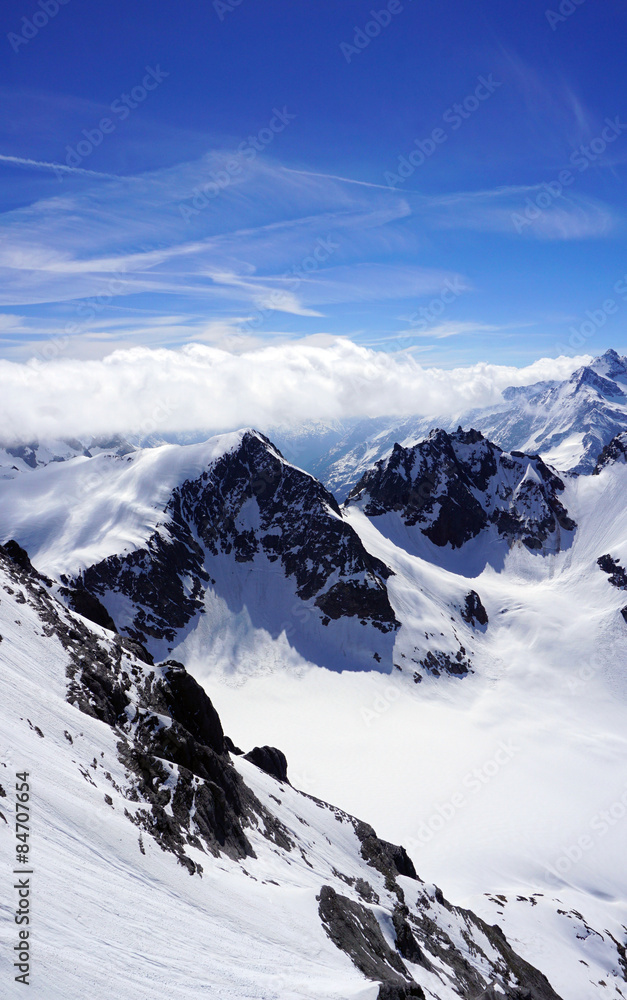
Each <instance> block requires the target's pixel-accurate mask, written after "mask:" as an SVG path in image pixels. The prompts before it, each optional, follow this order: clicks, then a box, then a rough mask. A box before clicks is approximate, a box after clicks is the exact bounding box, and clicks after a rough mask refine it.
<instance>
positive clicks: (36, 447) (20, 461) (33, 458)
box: [0, 435, 134, 479]
mask: <svg viewBox="0 0 627 1000" xmlns="http://www.w3.org/2000/svg"><path fill="white" fill-rule="evenodd" d="M131 451H134V447H133V445H132V444H130V443H129V442H128V441H126V440H125V439H124V438H122V437H120V436H119V435H112V436H110V437H95V438H89V439H88V440H87V441H80V440H78V439H77V438H65V439H58V440H46V441H29V442H27V443H25V444H24V443H16V442H11V443H2V442H0V479H13V478H14V477H15V476H16V475H17V474H18V473H20V472H32V471H33V470H34V469H41V468H42V467H43V466H44V465H49V464H50V463H51V462H67V461H69V459H71V458H76V457H77V456H78V455H83V456H85V457H86V458H92V457H93V456H94V455H102V454H111V455H119V456H122V455H128V454H129V452H131Z"/></svg>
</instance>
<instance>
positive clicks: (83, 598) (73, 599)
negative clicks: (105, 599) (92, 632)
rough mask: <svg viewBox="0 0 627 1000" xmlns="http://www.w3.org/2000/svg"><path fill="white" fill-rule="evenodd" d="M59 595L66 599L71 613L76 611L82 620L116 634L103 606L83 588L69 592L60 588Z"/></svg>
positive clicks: (111, 619)
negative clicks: (87, 620)
mask: <svg viewBox="0 0 627 1000" xmlns="http://www.w3.org/2000/svg"><path fill="white" fill-rule="evenodd" d="M59 593H60V594H61V595H62V596H63V597H64V598H65V599H66V601H67V603H68V604H69V606H70V607H71V608H72V610H73V611H76V612H77V613H78V614H79V615H82V616H83V618H88V619H89V621H90V622H94V624H95V625H102V627H103V628H107V629H109V631H110V632H116V631H117V629H116V627H115V622H114V621H113V618H112V617H111V615H110V614H109V612H108V611H107V609H106V608H105V606H104V604H103V603H102V602H101V601H99V600H98V598H97V597H94V595H93V594H90V593H89V591H87V590H85V588H84V587H77V588H76V590H70V588H69V587H61V588H60V589H59Z"/></svg>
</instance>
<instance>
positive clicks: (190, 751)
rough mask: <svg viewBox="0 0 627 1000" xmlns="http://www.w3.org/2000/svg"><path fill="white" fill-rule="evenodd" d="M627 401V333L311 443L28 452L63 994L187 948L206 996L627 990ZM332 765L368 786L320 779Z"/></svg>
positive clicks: (30, 740) (322, 433) (395, 997)
mask: <svg viewBox="0 0 627 1000" xmlns="http://www.w3.org/2000/svg"><path fill="white" fill-rule="evenodd" d="M626 391H627V361H626V360H625V359H624V358H619V357H618V355H616V354H615V353H614V352H607V353H606V354H605V355H604V356H603V357H602V358H599V359H597V360H596V361H595V362H594V363H593V364H592V365H590V366H586V367H584V368H582V369H580V370H579V371H578V372H575V373H574V374H573V375H572V376H571V378H570V379H568V380H566V381H565V382H560V383H542V384H539V385H536V386H531V387H526V388H524V389H516V390H514V389H511V390H507V391H506V392H505V394H504V397H505V398H504V401H503V403H502V404H499V406H498V407H493V408H491V409H490V410H485V411H474V412H473V414H472V415H470V416H469V418H468V423H463V424H462V426H457V422H455V426H454V427H451V426H449V427H444V426H442V424H443V423H444V422H443V421H440V422H439V423H440V426H436V427H433V426H426V425H425V424H424V423H423V424H422V425H421V423H420V421H413V422H412V421H404V422H402V423H399V422H395V421H392V420H389V421H378V422H376V421H373V422H370V423H369V424H367V425H366V424H355V425H353V426H352V427H351V428H349V429H347V428H341V427H337V426H336V427H333V428H331V427H328V426H326V427H325V426H317V427H315V428H311V427H309V428H303V427H300V428H295V429H294V432H293V434H292V436H291V438H290V439H289V440H287V441H286V443H284V445H283V448H285V450H286V452H288V455H287V456H286V455H285V454H283V448H281V449H280V448H279V447H278V445H277V443H276V442H275V441H273V440H271V439H270V437H268V436H266V435H265V434H263V433H261V432H260V431H258V430H254V429H240V430H237V431H233V432H231V433H228V434H221V435H217V436H213V437H210V438H208V439H207V440H204V441H202V442H198V443H185V444H183V443H169V444H158V442H152V445H153V446H152V447H144V448H140V447H137V446H136V445H134V444H132V443H129V442H128V441H126V440H124V439H122V438H118V437H112V438H110V439H108V438H100V439H96V440H89V441H79V440H76V441H56V442H50V441H49V442H45V441H40V442H31V443H30V444H24V443H15V442H14V443H8V444H6V445H5V447H4V449H3V451H2V452H1V453H0V664H1V670H0V740H4V743H2V744H0V766H2V767H3V769H2V770H1V771H0V781H1V783H0V836H2V835H5V836H6V837H7V838H8V836H9V833H11V834H12V833H13V831H12V828H11V829H10V828H9V821H8V819H7V815H5V813H7V814H8V813H9V812H10V809H9V808H8V807H7V802H6V801H5V800H7V799H8V795H7V789H6V788H5V787H4V786H5V785H6V784H7V783H8V785H9V789H10V794H12V790H13V789H12V784H11V783H12V782H13V777H12V773H11V770H10V768H13V769H15V768H14V766H13V762H14V760H15V766H17V765H18V763H19V766H20V768H21V767H24V768H27V764H28V762H29V761H32V762H34V763H33V765H32V766H33V769H34V767H35V763H36V764H37V767H38V768H39V771H38V777H37V779H36V780H37V786H36V787H37V789H38V791H37V795H38V798H37V808H38V824H39V825H38V828H37V848H36V850H37V859H38V866H40V867H38V869H37V871H38V873H39V872H41V873H42V877H41V880H40V883H39V884H40V886H41V889H40V891H41V894H42V895H41V897H38V911H37V912H38V923H37V928H38V933H40V934H41V935H42V937H41V940H42V941H43V942H44V949H45V951H44V953H45V954H46V955H47V956H48V957H47V958H46V962H47V965H46V969H47V971H48V973H49V974H50V982H51V983H53V984H57V985H58V989H57V986H56V985H53V986H52V987H51V992H50V994H49V995H50V998H51V1000H61V997H66V996H74V995H79V994H80V989H82V986H81V987H80V989H78V987H76V982H78V981H80V983H82V982H84V981H90V983H91V980H90V979H89V977H90V976H91V975H92V974H93V975H95V973H94V972H93V970H91V969H90V963H91V962H92V953H94V954H97V956H98V957H97V962H98V964H99V967H100V968H102V967H105V968H107V969H108V968H109V965H108V963H110V964H111V969H112V972H111V975H113V976H114V981H115V983H116V984H117V985H116V987H115V989H114V991H113V992H114V993H115V994H116V995H117V993H120V992H121V993H123V994H124V995H127V994H128V995H129V996H130V997H132V998H133V1000H139V998H140V997H143V996H152V995H154V988H153V985H154V981H156V980H154V978H153V977H154V976H155V975H158V976H165V977H166V978H167V977H168V976H170V974H171V970H172V968H173V967H174V966H173V965H172V963H175V959H174V957H173V955H174V952H177V953H178V949H180V951H181V954H184V958H183V959H182V960H181V961H182V962H183V965H184V971H181V972H180V976H181V979H180V983H182V984H183V985H182V986H181V990H180V991H179V993H178V994H176V995H177V996H181V997H183V996H184V995H190V996H191V995H201V993H203V992H206V989H205V987H206V986H207V983H209V985H210V994H211V995H212V996H213V995H215V996H216V997H219V998H220V1000H222V998H224V1000H243V998H246V1000H267V998H272V1000H345V998H349V997H350V998H354V1000H406V998H410V997H416V998H422V1000H427V998H429V1000H431V998H434V1000H455V998H458V997H460V996H462V997H467V998H469V1000H479V998H483V1000H499V998H503V997H504V998H506V1000H560V998H561V1000H592V998H596V997H604V998H605V1000H607V998H611V1000H621V998H622V997H624V996H625V995H627V964H626V960H625V955H626V952H625V948H626V947H627V880H626V879H625V871H624V829H623V824H624V817H625V815H627V792H625V788H626V787H627V751H626V748H625V736H624V720H625V708H626V707H627V679H626V678H627V674H626V671H625V664H626V663H627V503H626V499H625V498H626V497H627V416H626V414H627V399H626V397H625V392H626ZM430 424H431V422H429V425H430ZM425 426H426V429H424V428H425ZM488 426H489V427H491V428H492V431H491V432H490V433H488V432H487V431H486V430H485V428H486V427H488ZM421 427H422V428H423V429H420V428H421ZM377 428H378V429H377ZM480 428H481V429H480ZM366 432H368V433H367V435H366ZM364 435H366V436H364ZM368 435H369V436H368ZM332 440H333V441H334V442H335V443H334V444H333V447H332V448H331V449H330V450H329V451H328V454H326V456H324V457H323V456H322V454H321V450H322V449H323V447H324V448H327V449H328V446H329V444H330V442H331V441H332ZM290 441H291V442H292V445H290ZM297 446H298V448H299V449H300V455H301V457H302V458H306V459H307V461H306V462H304V461H303V462H302V463H300V464H307V465H309V466H310V469H303V468H302V467H299V463H297V462H296V463H294V462H292V461H290V460H289V449H290V447H292V450H296V447H297ZM551 457H553V458H554V459H555V460H554V461H552V460H551ZM557 459H559V462H558V461H557ZM313 468H318V469H320V470H322V471H320V478H319V477H318V476H316V475H315V474H314V473H313V472H312V471H311V469H313ZM331 486H333V487H334V489H331ZM334 490H335V491H336V492H334ZM214 692H215V700H216V703H217V702H218V701H219V700H221V701H222V702H223V704H224V705H225V706H226V708H225V711H226V713H227V715H228V723H225V725H227V733H228V735H225V732H224V730H223V725H222V721H221V716H222V715H223V712H222V708H221V709H220V716H219V715H218V712H217V711H216V709H215V708H214V704H213V700H214ZM275 732H281V733H282V734H283V737H284V739H285V741H286V743H287V744H289V745H284V741H283V738H281V739H278V738H277V737H276V736H275ZM249 733H250V734H251V735H250V736H249V735H248V734H249ZM253 733H254V734H255V735H252V734H253ZM7 741H8V742H7ZM238 743H242V744H244V743H245V746H246V747H250V746H251V745H253V744H256V745H254V746H252V750H251V751H250V752H249V753H247V754H243V753H242V751H241V750H240V748H239V747H238V745H237V744H238ZM5 744H6V747H5ZM277 747H280V749H277ZM284 750H288V751H289V753H288V754H287V755H286V754H284V752H283V751H284ZM14 754H15V757H14ZM286 756H287V757H289V760H290V761H291V760H292V758H293V757H294V758H296V759H297V760H298V766H297V767H296V768H294V769H293V770H289V771H288V760H287V759H286ZM18 758H19V760H18ZM23 762H26V763H23ZM290 767H291V764H290ZM310 772H311V773H310ZM288 774H290V775H291V778H290V780H288ZM339 775H344V776H345V777H344V778H343V779H342V780H340V779H339V778H338V776H339ZM335 780H337V781H339V783H338V785H337V788H338V789H339V790H340V791H341V793H342V795H344V796H345V797H346V799H347V803H346V805H347V808H348V809H349V810H350V811H346V812H345V811H343V810H341V809H337V808H335V807H333V806H329V805H327V804H326V802H324V801H321V800H320V799H317V798H313V797H312V794H319V788H318V786H319V785H324V786H325V787H328V784H329V782H332V781H335ZM290 781H293V783H294V785H295V786H296V787H295V788H294V787H292V785H291V784H290ZM299 786H300V787H302V788H303V791H302V792H301V791H298V790H297V788H298V787H299ZM310 793H311V794H310ZM334 797H335V796H332V795H325V798H328V799H333V798H334ZM340 800H341V796H338V801H340ZM351 802H353V803H354V802H357V803H358V804H359V803H361V804H363V806H364V810H363V811H362V809H361V808H359V809H357V808H353V807H352V806H351V805H350V803H351ZM353 813H356V814H363V815H365V816H366V818H367V819H369V820H371V821H374V818H375V817H376V819H377V825H378V826H381V824H383V825H384V827H385V830H384V835H387V836H389V837H390V840H392V839H393V838H394V842H393V843H392V842H390V841H388V840H384V839H382V838H379V837H378V836H377V835H376V834H375V832H374V829H373V828H372V827H371V826H369V825H368V824H367V823H363V822H361V821H359V820H356V819H354V817H353V815H352V814H353ZM3 820H6V823H3ZM396 829H398V830H399V831H402V836H401V834H400V833H399V837H398V838H396V835H395V834H394V833H393V832H387V833H386V831H390V830H392V831H393V830H396ZM397 839H404V840H405V842H406V848H407V850H406V849H405V848H401V847H399V846H397ZM34 843H35V841H34ZM7 850H8V847H7ZM33 850H35V848H33ZM410 855H411V856H410ZM418 855H420V862H421V864H420V868H421V872H422V873H423V874H424V875H425V876H426V877H427V878H428V879H429V880H430V881H429V882H422V881H421V879H420V878H419V877H418V875H417V867H418V865H417V864H416V861H417V859H418ZM423 864H424V868H423ZM77 872H80V878H79V876H78V874H77ZM433 872H437V873H438V878H439V879H440V882H441V884H442V885H443V886H445V885H448V884H452V885H453V886H454V887H455V888H457V889H458V890H459V894H458V898H459V899H460V901H461V902H463V904H464V906H463V907H461V906H460V907H456V906H453V905H452V904H450V903H449V902H448V901H447V898H446V896H445V895H444V894H443V893H442V892H441V891H440V889H438V888H437V887H436V886H435V885H434V884H433V882H435V876H433V875H432V873H433ZM44 875H45V878H44V877H43V876H44ZM190 876H193V879H192V878H190ZM71 878H74V879H76V880H77V885H78V888H77V889H76V911H77V913H79V914H80V915H81V921H82V923H81V927H82V926H83V924H84V923H85V921H87V923H88V924H89V926H93V927H94V928H95V930H94V935H95V940H94V943H93V946H91V947H90V949H86V948H85V946H84V940H83V939H82V938H80V937H76V932H75V931H72V932H71V933H74V935H75V936H74V938H72V939H71V944H65V945H64V944H63V940H62V939H61V938H60V936H59V935H60V932H59V927H62V928H63V933H69V932H67V927H68V926H70V927H74V924H73V923H72V919H71V917H70V916H69V915H68V914H67V913H65V912H64V911H63V906H62V903H61V902H60V901H61V900H62V899H63V893H62V891H61V888H60V887H61V886H62V885H63V884H65V883H66V882H67V880H68V879H71ZM125 894H126V895H125ZM447 894H448V895H452V894H451V893H450V892H449V890H448V889H447ZM127 897H128V898H129V899H132V901H133V905H132V906H131V907H128V906H126V908H125V902H124V901H125V899H127ZM44 902H45V906H44V905H43V904H44ZM136 907H139V909H138V910H137V913H135V910H136ZM131 910H132V913H133V915H132V916H129V913H130V911H131ZM121 915H122V916H121ZM101 928H102V931H101ZM81 933H84V932H83V931H81ZM99 934H102V936H101V937H99V936H98V935H99ZM142 935H147V936H144V937H142ZM112 941H113V942H114V943H115V960H114V961H113V960H111V955H110V951H111V947H112V945H111V942H112ZM155 942H157V944H155ZM173 942H175V943H176V948H175V947H174V944H173ZM66 947H67V948H71V958H70V959H67V956H66V952H65V951H64V950H63V949H64V948H66ZM140 951H141V954H142V955H143V956H144V957H143V958H142V961H141V962H138V959H137V955H138V953H139V952H140ZM60 954H62V955H63V959H62V960H58V959H57V958H56V957H55V956H57V955H60ZM146 954H150V956H151V957H150V960H149V961H147V960H145V956H146ZM189 954H193V955H195V956H197V957H196V958H195V959H194V962H192V963H191V964H190V961H189V960H188V955H189ZM164 962H166V964H167V969H166V972H164V971H163V963H164ZM103 963H104V964H103ZM194 963H195V964H194ZM183 965H182V966H181V969H182V968H183ZM137 968H141V977H142V978H141V979H139V980H136V979H135V978H134V976H135V974H136V970H137ZM155 968H157V969H159V970H161V971H159V972H157V973H155ZM177 968H178V966H177ZM196 968H202V970H203V971H202V975H201V974H200V973H199V974H198V975H197V974H196V972H195V971H194V970H195V969H196ZM210 968H211V969H212V970H213V972H212V973H210V971H209V970H210ZM74 969H77V970H79V972H77V973H76V975H77V976H78V979H75V978H73V977H74V975H75V973H74V972H73V971H72V970H74ZM190 970H191V971H190ZM177 975H178V973H177ZM211 975H213V977H214V978H211ZM127 981H128V982H129V983H130V984H131V985H130V986H129V987H128V989H127V988H126V986H124V985H123V982H127ZM159 982H161V979H159ZM203 984H204V985H203ZM111 989H112V987H111V984H110V980H109V978H107V979H106V982H104V985H102V988H100V987H98V988H96V987H93V986H92V985H90V990H91V993H90V996H93V997H94V998H95V1000H107V998H108V996H110V995H111ZM107 991H108V992H107ZM125 991H126V992H125Z"/></svg>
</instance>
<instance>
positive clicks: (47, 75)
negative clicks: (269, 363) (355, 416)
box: [0, 0, 627, 367]
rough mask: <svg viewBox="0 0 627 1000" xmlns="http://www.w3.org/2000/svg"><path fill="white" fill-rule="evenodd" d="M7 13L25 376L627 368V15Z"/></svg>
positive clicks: (338, 5) (13, 335)
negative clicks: (306, 361)
mask: <svg viewBox="0 0 627 1000" xmlns="http://www.w3.org/2000/svg"><path fill="white" fill-rule="evenodd" d="M55 8H56V9H55ZM373 11H374V16H373V14H372V12H373ZM547 12H548V13H547ZM0 16H1V18H2V32H1V33H0V44H2V46H3V47H4V54H3V59H2V61H1V64H0V65H1V68H0V88H1V93H0V96H1V99H2V108H3V114H2V122H1V134H0V178H1V184H0V211H1V213H2V214H1V216H0V269H1V279H2V280H1V281H0V356H1V357H4V358H7V359H12V360H25V359H27V358H29V357H31V356H42V357H46V356H48V354H49V350H48V347H49V345H50V343H53V344H54V343H56V344H57V345H58V350H59V352H62V353H63V354H64V355H66V356H70V357H77V358H86V359H88V358H94V359H95V358H101V357H103V356H106V355H108V354H110V353H111V352H112V351H113V350H115V349H117V348H120V347H124V348H136V347H151V348H161V347H169V348H177V347H180V346H182V345H184V344H189V343H195V344H200V345H205V346H209V347H216V348H222V349H225V350H227V351H230V352H234V353H241V352H243V351H246V350H248V349H250V348H256V347H258V346H264V345H280V344H283V343H284V342H285V341H294V340H303V339H304V340H305V341H306V343H307V344H314V345H317V346H324V345H325V344H327V343H331V342H332V341H333V340H334V338H337V337H345V338H348V339H350V340H352V341H354V342H355V343H356V344H358V345H360V346H364V347H370V348H374V349H375V350H378V351H386V352H406V353H410V354H411V355H412V357H413V358H415V359H416V360H417V361H419V362H421V363H424V364H436V365H439V366H442V367H453V366H457V365H464V364H474V363H477V362H480V361H484V360H489V361H490V362H493V363H497V364H507V365H510V364H514V365H524V364H528V363H530V362H531V361H532V360H533V359H535V358H539V357H542V356H544V357H555V356H557V355H560V354H573V355H578V354H584V353H590V354H599V353H601V352H602V351H603V350H605V349H606V347H608V346H614V347H616V348H617V349H618V350H622V351H623V352H624V351H625V349H627V336H626V333H625V331H626V330H627V279H626V276H627V254H625V212H626V207H625V176H626V168H627V107H625V96H624V95H625V75H626V74H625V59H624V40H625V37H626V35H627V31H626V29H627V9H626V8H625V6H624V4H623V3H621V2H619V0H604V3H603V6H602V8H601V5H600V4H599V3H594V2H593V0H583V2H579V3H576V2H574V0H560V2H557V3H551V0H514V2H511V3H507V4H504V3H503V0H477V2H475V3H473V4H468V3H466V2H464V3H462V2H461V0H437V2H436V0H391V2H390V3H381V2H378V3H375V4H373V3H372V2H362V0H341V2H337V0H294V2H292V3H289V2H288V0H240V2H239V3H237V2H235V0H229V2H228V3H227V2H226V0H225V2H221V0H216V2H215V3H212V2H211V0H206V2H205V0H203V2H202V3H198V2H194V3H180V4H173V3H172V2H167V3H166V2H165V0H133V3H131V4H129V3H128V0H126V2H122V0H108V2H107V3H106V4H105V3H104V2H103V0H83V2H80V0H67V2H65V3H57V0H9V2H5V4H3V7H2V13H1V15H0ZM46 22H47V23H46ZM623 279H625V280H623ZM610 303H612V304H611V305H610ZM47 345H48V346H47ZM47 351H48V354H47V353H46V352H47Z"/></svg>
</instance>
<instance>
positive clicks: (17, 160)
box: [0, 153, 132, 180]
mask: <svg viewBox="0 0 627 1000" xmlns="http://www.w3.org/2000/svg"><path fill="white" fill-rule="evenodd" d="M0 163H10V164H12V165H14V166H18V167H29V168H31V169H32V168H34V169H35V170H52V171H54V173H55V174H56V175H57V176H58V175H59V173H61V174H64V173H65V174H79V175H80V174H82V175H84V176H86V177H104V178H105V179H106V180H131V179H132V178H129V177H125V178H122V177H120V175H119V174H106V173H103V172H102V171H100V170H87V169H86V168H84V167H68V166H66V165H65V164H63V163H47V162H45V161H43V160H29V159H28V158H26V157H23V156H5V155H4V154H2V153H0Z"/></svg>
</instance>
